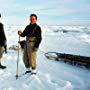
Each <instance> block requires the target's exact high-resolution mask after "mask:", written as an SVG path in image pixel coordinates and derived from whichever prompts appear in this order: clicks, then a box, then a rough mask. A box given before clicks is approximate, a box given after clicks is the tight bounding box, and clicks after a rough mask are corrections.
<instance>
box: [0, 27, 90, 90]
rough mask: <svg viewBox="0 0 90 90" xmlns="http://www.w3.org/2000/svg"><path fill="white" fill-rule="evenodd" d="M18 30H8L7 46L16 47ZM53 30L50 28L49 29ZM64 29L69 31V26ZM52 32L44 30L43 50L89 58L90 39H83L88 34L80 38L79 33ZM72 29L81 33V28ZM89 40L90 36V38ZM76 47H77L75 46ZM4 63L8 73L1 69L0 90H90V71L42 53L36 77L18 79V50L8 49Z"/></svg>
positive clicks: (23, 69)
mask: <svg viewBox="0 0 90 90" xmlns="http://www.w3.org/2000/svg"><path fill="white" fill-rule="evenodd" d="M17 28H18V27H15V28H14V29H13V27H11V28H8V29H6V35H7V38H8V47H9V46H11V45H13V44H17V41H18V35H17ZM52 28H53V29H58V28H59V29H60V27H59V26H53V27H52ZM52 28H50V27H49V29H52ZM62 28H63V29H66V28H67V27H62ZM83 28H84V27H83ZM9 29H10V30H9ZM49 29H47V32H46V33H45V31H43V32H44V33H43V35H44V36H43V41H42V43H41V45H40V49H41V50H43V51H57V52H66V53H74V54H77V53H78V54H81V55H87V56H88V55H90V54H89V52H90V51H88V50H87V49H88V48H89V47H88V46H89V45H90V44H89V43H87V42H85V40H86V37H87V36H84V35H88V34H86V33H82V34H81V36H80V34H78V33H77V34H74V33H71V32H70V33H62V32H58V33H54V32H52V31H50V30H49ZM69 29H70V30H72V28H71V27H68V30H69ZM73 29H75V30H76V29H78V30H80V31H81V29H82V27H76V28H75V27H73ZM12 32H13V33H14V35H15V36H14V35H11V33H12ZM81 32H82V31H81ZM71 34H72V35H71ZM73 35H75V36H73ZM75 37H76V38H77V39H76V38H75ZM88 37H90V35H88ZM88 37H87V39H88ZM83 38H85V39H83ZM78 39H79V41H78ZM52 40H53V42H52ZM67 40H68V41H67ZM73 40H74V42H75V43H71V42H73ZM65 41H66V42H65ZM80 43H81V44H80ZM77 44H78V46H77V47H75V46H76V45H77ZM79 44H80V46H79ZM73 47H74V48H73ZM83 50H86V51H83ZM82 51H83V52H82ZM86 52H87V53H86ZM2 60H3V62H2V63H3V64H4V65H6V66H7V69H6V70H1V69H0V90H89V89H90V70H88V69H86V68H84V67H77V66H72V65H69V64H66V63H64V62H56V61H52V60H47V59H46V58H45V56H44V54H43V52H40V51H38V52H37V71H38V73H37V75H30V74H27V75H25V76H21V77H19V78H18V79H17V80H16V77H15V75H16V61H17V51H13V50H8V53H7V54H4V55H3V58H2ZM25 70H26V69H25V67H24V64H23V61H22V51H20V61H19V75H21V74H23V73H24V72H25Z"/></svg>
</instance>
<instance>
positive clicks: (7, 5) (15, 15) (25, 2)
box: [0, 0, 90, 25]
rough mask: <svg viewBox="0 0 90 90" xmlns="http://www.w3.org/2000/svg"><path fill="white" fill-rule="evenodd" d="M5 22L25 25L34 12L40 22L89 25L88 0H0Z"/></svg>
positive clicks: (89, 1)
mask: <svg viewBox="0 0 90 90" xmlns="http://www.w3.org/2000/svg"><path fill="white" fill-rule="evenodd" d="M0 13H1V14H2V20H3V21H4V23H5V24H9V25H27V24H28V23H29V15H30V14H31V13H36V14H37V15H38V22H39V23H40V24H45V25H48V24H51V25H53V24H58V25H90V0H0Z"/></svg>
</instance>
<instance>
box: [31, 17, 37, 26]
mask: <svg viewBox="0 0 90 90" xmlns="http://www.w3.org/2000/svg"><path fill="white" fill-rule="evenodd" d="M36 21H37V20H36V17H35V16H31V17H30V23H31V24H35V23H36Z"/></svg>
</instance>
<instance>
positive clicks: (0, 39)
mask: <svg viewBox="0 0 90 90" xmlns="http://www.w3.org/2000/svg"><path fill="white" fill-rule="evenodd" d="M5 41H6V36H5V32H4V28H3V24H2V23H0V46H5Z"/></svg>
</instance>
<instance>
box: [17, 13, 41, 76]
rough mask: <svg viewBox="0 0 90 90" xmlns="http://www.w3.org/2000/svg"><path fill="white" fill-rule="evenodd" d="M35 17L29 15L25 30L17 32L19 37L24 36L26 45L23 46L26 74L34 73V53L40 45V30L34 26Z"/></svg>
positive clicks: (37, 26)
mask: <svg viewBox="0 0 90 90" xmlns="http://www.w3.org/2000/svg"><path fill="white" fill-rule="evenodd" d="M36 21H37V16H36V15H35V14H31V15H30V24H29V25H28V26H26V28H25V30H24V31H23V32H21V31H20V30H19V31H18V34H19V35H20V36H21V37H25V36H26V44H25V46H24V54H23V61H24V64H25V67H26V68H27V69H29V70H27V72H29V71H30V72H32V73H33V74H35V73H36V51H37V50H38V48H39V45H40V43H41V39H42V36H41V28H40V26H39V25H37V24H36Z"/></svg>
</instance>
